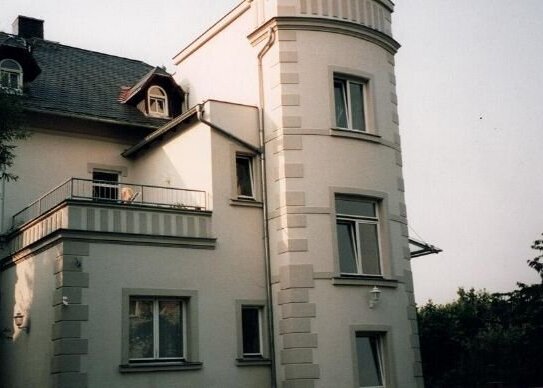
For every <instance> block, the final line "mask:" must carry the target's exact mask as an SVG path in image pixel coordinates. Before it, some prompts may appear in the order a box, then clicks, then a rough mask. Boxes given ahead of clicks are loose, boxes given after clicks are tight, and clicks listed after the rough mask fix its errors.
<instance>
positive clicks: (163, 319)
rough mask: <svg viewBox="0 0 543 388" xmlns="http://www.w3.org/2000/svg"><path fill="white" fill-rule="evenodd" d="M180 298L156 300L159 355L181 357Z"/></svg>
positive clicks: (181, 320) (181, 325) (181, 319)
mask: <svg viewBox="0 0 543 388" xmlns="http://www.w3.org/2000/svg"><path fill="white" fill-rule="evenodd" d="M181 305H182V302H181V301H180V300H161V301H159V302H158V311H159V313H158V332H159V349H160V351H159V357H178V358H179V357H183V317H182V309H181Z"/></svg>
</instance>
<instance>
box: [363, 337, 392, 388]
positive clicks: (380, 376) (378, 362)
mask: <svg viewBox="0 0 543 388" xmlns="http://www.w3.org/2000/svg"><path fill="white" fill-rule="evenodd" d="M356 358H357V360H356V361H357V367H358V384H359V386H360V387H364V388H370V387H371V388H383V387H384V386H385V378H384V373H383V372H384V370H383V343H382V336H380V335H379V334H368V333H364V332H358V333H356Z"/></svg>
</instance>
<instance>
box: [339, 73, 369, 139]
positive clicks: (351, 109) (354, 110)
mask: <svg viewBox="0 0 543 388" xmlns="http://www.w3.org/2000/svg"><path fill="white" fill-rule="evenodd" d="M365 89H366V83H365V82H360V81H354V80H350V79H347V78H341V77H334V106H335V110H336V126H337V127H338V128H342V129H349V130H352V131H366V107H365V97H364V96H365Z"/></svg>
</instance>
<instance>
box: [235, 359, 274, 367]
mask: <svg viewBox="0 0 543 388" xmlns="http://www.w3.org/2000/svg"><path fill="white" fill-rule="evenodd" d="M236 365H237V366H264V365H271V360H270V359H269V358H236Z"/></svg>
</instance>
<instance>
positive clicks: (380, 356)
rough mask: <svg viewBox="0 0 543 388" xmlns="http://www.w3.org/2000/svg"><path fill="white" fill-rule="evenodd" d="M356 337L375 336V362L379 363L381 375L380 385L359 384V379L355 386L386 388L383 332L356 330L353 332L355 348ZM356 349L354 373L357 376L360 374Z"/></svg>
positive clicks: (360, 387) (361, 387)
mask: <svg viewBox="0 0 543 388" xmlns="http://www.w3.org/2000/svg"><path fill="white" fill-rule="evenodd" d="M358 337H367V338H375V339H376V341H377V362H378V364H379V371H378V372H379V374H380V377H381V381H382V385H361V384H360V381H358V384H357V386H358V387H359V388H386V386H387V380H386V377H387V371H386V365H385V359H384V352H385V346H384V334H383V333H371V332H369V333H368V332H364V331H356V332H355V338H354V341H355V349H357V346H356V340H357V338H358ZM358 357H359V354H358V351H356V360H355V365H356V369H357V370H356V374H357V376H359V375H360V371H359V370H358Z"/></svg>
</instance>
